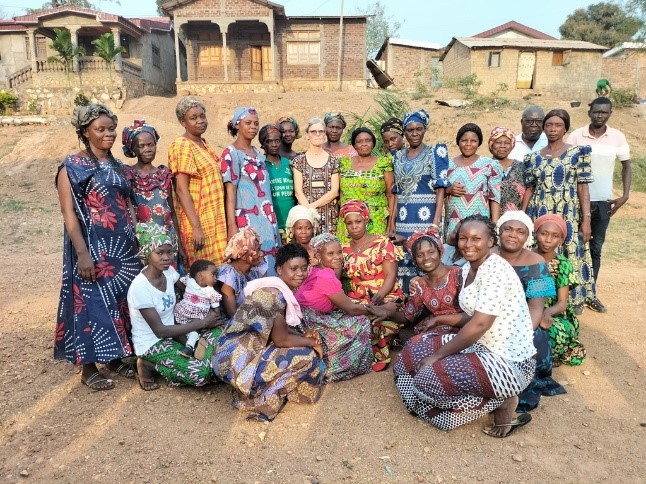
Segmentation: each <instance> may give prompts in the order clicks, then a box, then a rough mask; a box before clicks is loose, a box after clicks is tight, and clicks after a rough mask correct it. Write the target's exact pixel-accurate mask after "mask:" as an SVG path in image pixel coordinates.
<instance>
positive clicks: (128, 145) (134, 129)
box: [121, 119, 159, 158]
mask: <svg viewBox="0 0 646 484" xmlns="http://www.w3.org/2000/svg"><path fill="white" fill-rule="evenodd" d="M141 133H150V134H152V135H153V138H155V143H156V142H157V141H159V134H158V133H157V130H156V129H155V128H154V127H153V126H152V125H151V124H146V120H145V119H135V120H134V121H133V122H132V124H131V125H130V126H126V127H125V128H123V132H122V133H121V144H122V145H123V154H124V155H126V156H127V157H128V158H134V157H135V156H137V155H136V154H135V152H134V150H133V149H132V146H133V144H134V143H135V138H136V137H137V135H138V134H141Z"/></svg>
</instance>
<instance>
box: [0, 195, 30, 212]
mask: <svg viewBox="0 0 646 484" xmlns="http://www.w3.org/2000/svg"><path fill="white" fill-rule="evenodd" d="M25 210H27V202H23V201H22V200H14V199H12V198H10V199H9V200H3V201H2V202H0V211H2V212H12V213H15V212H24V211H25Z"/></svg>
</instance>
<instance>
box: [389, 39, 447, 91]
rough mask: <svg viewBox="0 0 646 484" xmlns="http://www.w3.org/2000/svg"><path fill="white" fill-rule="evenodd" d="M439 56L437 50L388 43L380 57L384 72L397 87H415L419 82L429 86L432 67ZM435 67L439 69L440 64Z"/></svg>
mask: <svg viewBox="0 0 646 484" xmlns="http://www.w3.org/2000/svg"><path fill="white" fill-rule="evenodd" d="M439 58H440V54H439V51H437V50H431V49H421V48H419V47H409V46H405V45H397V44H388V47H387V48H386V50H385V52H384V53H383V55H382V57H381V59H382V60H384V61H385V64H386V73H387V74H388V75H389V76H390V77H392V78H393V81H394V83H395V87H396V88H398V89H416V88H417V87H418V83H420V82H421V84H423V85H424V86H426V87H429V88H430V87H431V79H432V74H433V67H434V66H436V65H438V64H437V63H438V61H439ZM437 68H438V69H440V70H441V64H439V65H438V67H437Z"/></svg>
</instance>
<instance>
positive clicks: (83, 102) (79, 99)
mask: <svg viewBox="0 0 646 484" xmlns="http://www.w3.org/2000/svg"><path fill="white" fill-rule="evenodd" d="M89 104H90V98H89V97H87V96H86V95H85V94H83V93H82V92H79V93H78V94H77V95H76V97H75V98H74V106H87V105H89Z"/></svg>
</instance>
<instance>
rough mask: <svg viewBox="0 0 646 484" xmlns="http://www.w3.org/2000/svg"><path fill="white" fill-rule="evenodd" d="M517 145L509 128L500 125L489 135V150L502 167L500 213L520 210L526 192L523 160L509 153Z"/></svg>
mask: <svg viewBox="0 0 646 484" xmlns="http://www.w3.org/2000/svg"><path fill="white" fill-rule="evenodd" d="M515 145H516V136H515V135H514V133H513V132H512V130H510V129H509V128H503V127H501V126H498V127H497V128H494V129H493V130H492V131H491V134H490V135H489V151H490V152H491V154H492V156H493V157H494V159H496V160H498V163H500V166H501V167H502V170H503V173H502V183H501V185H500V215H503V214H504V213H505V212H508V211H514V210H520V207H521V206H522V203H523V195H524V194H525V180H524V178H523V176H524V175H523V162H522V161H520V160H512V159H511V158H510V157H509V153H511V151H512V150H513V149H514V146H515Z"/></svg>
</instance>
